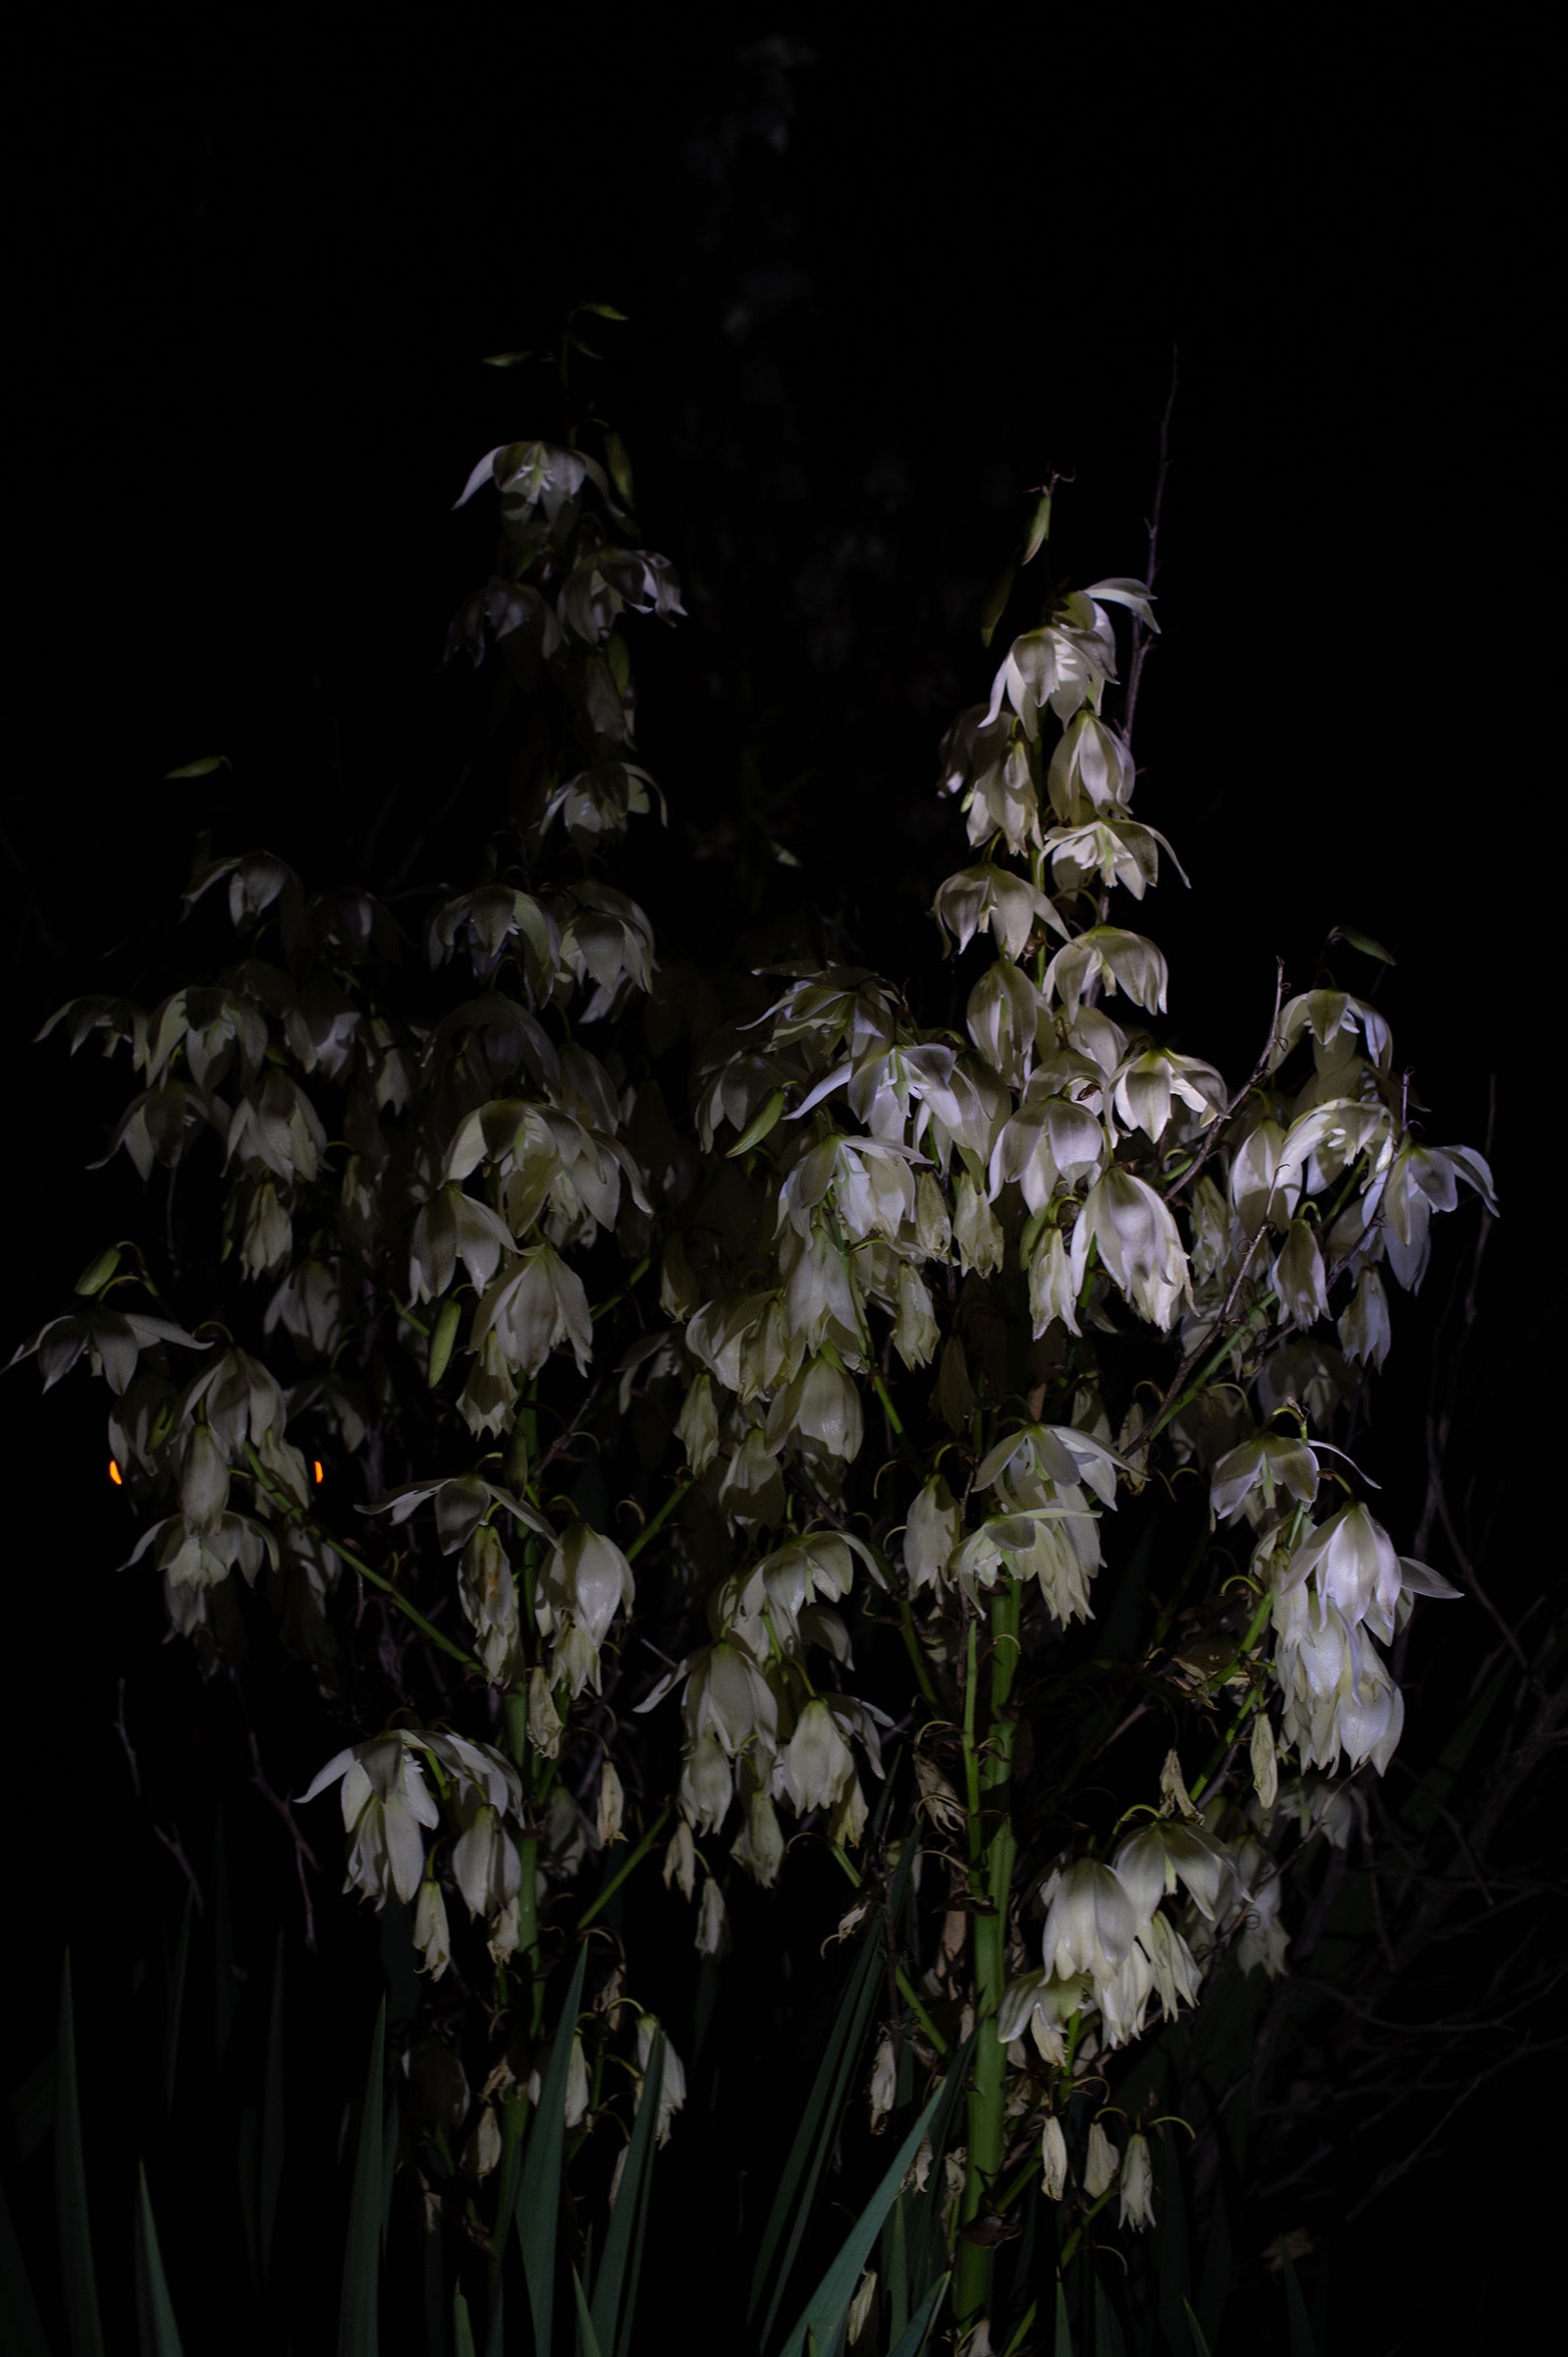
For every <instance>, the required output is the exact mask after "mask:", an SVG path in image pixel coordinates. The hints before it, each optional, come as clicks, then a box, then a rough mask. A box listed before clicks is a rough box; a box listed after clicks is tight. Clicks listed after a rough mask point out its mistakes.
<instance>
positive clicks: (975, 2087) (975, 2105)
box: [953, 1579, 1019, 2325]
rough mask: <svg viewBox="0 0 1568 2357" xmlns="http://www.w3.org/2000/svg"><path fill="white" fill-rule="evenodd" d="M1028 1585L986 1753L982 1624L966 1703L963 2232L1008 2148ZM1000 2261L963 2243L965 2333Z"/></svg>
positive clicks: (992, 1704)
mask: <svg viewBox="0 0 1568 2357" xmlns="http://www.w3.org/2000/svg"><path fill="white" fill-rule="evenodd" d="M1018 1614H1019V1593H1018V1583H1017V1581H1016V1580H1013V1579H1004V1580H1002V1581H1001V1583H1000V1585H999V1586H998V1588H997V1589H996V1591H995V1593H994V1594H993V1596H992V1599H991V1691H990V1695H989V1698H988V1701H989V1708H988V1712H987V1727H986V1735H985V1742H984V1745H983V1746H982V1747H980V1748H978V1749H977V1747H976V1743H975V1738H974V1719H975V1708H974V1704H975V1682H976V1680H975V1648H974V1625H973V1623H971V1625H970V1639H969V1657H968V1659H969V1678H968V1681H967V1690H966V1692H965V1695H964V1766H965V1770H966V1775H967V1783H968V1790H969V1795H970V1826H969V1837H970V1856H971V1857H972V1858H973V1859H975V1861H976V1864H977V1866H978V1868H979V1872H978V1874H977V1876H976V1877H975V1878H974V1879H975V1884H976V1889H975V1898H976V1912H975V1915H974V1917H973V1930H974V1940H973V1949H972V1953H973V1959H974V1976H975V2023H976V2028H977V2032H978V2035H977V2037H976V2041H975V2061H974V2078H973V2081H972V2084H971V2086H970V2090H969V2142H968V2150H967V2156H966V2165H965V2171H964V2189H963V2200H962V2203H961V2205H960V2209H959V2219H960V2221H961V2224H963V2225H968V2224H969V2223H970V2222H971V2220H974V2219H976V2218H978V2217H979V2215H980V2213H981V2211H982V2210H983V2209H985V2208H987V2207H988V2206H989V2204H990V2203H991V2201H992V2199H993V2196H994V2194H995V2191H996V2186H997V2180H998V2177H999V2176H1000V2171H1001V2165H1002V2161H1003V2158H1004V2155H1005V2149H1006V2119H1005V2111H1004V2107H1005V2102H1006V2092H1007V2086H1006V2077H1007V2054H1006V2049H1005V2048H1004V2047H1003V2045H1002V2043H1001V2041H1000V2038H999V2037H998V2036H997V2033H996V2027H995V2024H996V2018H997V2013H998V2010H999V2008H1000V2004H1001V1998H1002V1991H1003V1989H1004V1988H1005V1986H1006V1979H1007V1916H1008V1903H1009V1900H1010V1898H1011V1895H1012V1870H1013V1863H1014V1860H1015V1858H1016V1856H1017V1841H1016V1837H1015V1836H1014V1834H1013V1828H1012V1814H1011V1803H1012V1747H1013V1732H1014V1720H1013V1718H1012V1716H1011V1713H1010V1710H1009V1703H1010V1699H1011V1694H1012V1686H1013V1680H1014V1677H1015V1676H1016V1673H1017V1668H1018ZM992 2266H993V2260H992V2253H991V2252H990V2251H989V2250H988V2249H985V2248H984V2247H982V2246H981V2245H980V2244H979V2243H975V2242H970V2241H967V2240H964V2239H962V2238H960V2241H959V2245H958V2252H957V2258H956V2264H955V2267H954V2271H953V2303H954V2309H955V2313H956V2315H957V2318H958V2321H959V2323H960V2324H961V2325H969V2324H973V2323H975V2322H976V2321H977V2320H978V2319H979V2318H980V2317H982V2316H983V2315H984V2314H985V2312H986V2306H987V2302H988V2300H989V2298H990V2293H991V2276H992Z"/></svg>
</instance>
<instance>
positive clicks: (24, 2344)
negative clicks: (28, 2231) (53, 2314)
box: [0, 2188, 49, 2357]
mask: <svg viewBox="0 0 1568 2357" xmlns="http://www.w3.org/2000/svg"><path fill="white" fill-rule="evenodd" d="M0 2315H3V2316H4V2318H5V2320H6V2333H7V2339H6V2347H7V2349H8V2350H10V2352H11V2357H49V2344H48V2342H47V2341H46V2340H45V2339H44V2337H43V2322H42V2319H41V2318H40V2317H39V2314H38V2309H37V2303H36V2302H35V2301H34V2299H33V2296H32V2285H31V2284H30V2283H29V2282H28V2281H27V2265H26V2262H25V2261H24V2259H23V2256H22V2245H21V2243H20V2242H19V2241H18V2240H17V2229H16V2226H15V2224H14V2222H13V2220H12V2217H11V2209H10V2205H9V2203H8V2202H7V2200H6V2197H5V2192H4V2189H3V2188H0Z"/></svg>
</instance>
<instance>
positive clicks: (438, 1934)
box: [413, 1877, 452, 1981]
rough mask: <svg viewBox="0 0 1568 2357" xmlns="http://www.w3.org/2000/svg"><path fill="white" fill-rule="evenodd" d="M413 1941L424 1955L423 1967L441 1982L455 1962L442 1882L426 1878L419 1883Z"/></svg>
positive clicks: (422, 1968)
mask: <svg viewBox="0 0 1568 2357" xmlns="http://www.w3.org/2000/svg"><path fill="white" fill-rule="evenodd" d="M413 1944H414V1946H415V1947H416V1948H418V1950H419V1952H420V1954H421V1955H422V1956H423V1958H424V1962H423V1964H422V1965H421V1966H420V1970H421V1971H423V1972H428V1973H429V1975H430V1978H431V1979H432V1980H433V1981H439V1980H440V1978H441V1976H442V1974H443V1973H444V1972H445V1971H446V1969H447V1966H448V1965H449V1964H450V1963H451V1961H452V1944H451V1940H450V1937H449V1934H448V1930H447V1902H446V1900H445V1898H444V1897H443V1896H442V1894H441V1885H440V1884H439V1883H438V1882H435V1881H433V1880H431V1879H430V1878H428V1877H427V1878H426V1880H425V1881H424V1882H422V1883H421V1884H420V1886H419V1896H418V1898H417V1899H416V1900H415V1901H414V1910H413Z"/></svg>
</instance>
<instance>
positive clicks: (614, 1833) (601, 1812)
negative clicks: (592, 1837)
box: [597, 1760, 625, 1848]
mask: <svg viewBox="0 0 1568 2357" xmlns="http://www.w3.org/2000/svg"><path fill="white" fill-rule="evenodd" d="M624 1801H625V1795H624V1793H623V1792H622V1788H621V1779H620V1777H619V1776H618V1775H617V1774H616V1771H615V1769H614V1768H613V1767H612V1765H611V1763H610V1762H609V1761H608V1760H606V1762H605V1764H604V1769H603V1771H602V1773H601V1775H600V1778H599V1807H598V1816H597V1827H598V1834H599V1839H600V1843H601V1845H603V1846H604V1847H606V1848H608V1846H609V1845H610V1843H611V1842H612V1841H620V1840H622V1839H623V1838H624V1836H623V1835H622V1831H621V1812H622V1807H623V1806H624Z"/></svg>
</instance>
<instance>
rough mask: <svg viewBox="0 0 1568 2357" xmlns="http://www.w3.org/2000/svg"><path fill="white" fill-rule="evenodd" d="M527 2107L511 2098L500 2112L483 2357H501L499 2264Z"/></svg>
mask: <svg viewBox="0 0 1568 2357" xmlns="http://www.w3.org/2000/svg"><path fill="white" fill-rule="evenodd" d="M527 2118H528V2106H527V2103H526V2101H525V2100H524V2099H521V2098H519V2097H517V2096H511V2097H509V2098H508V2100H507V2101H506V2102H505V2103H504V2104H503V2105H502V2108H501V2167H500V2169H499V2171H498V2172H497V2178H498V2189H497V2193H496V2230H495V2233H494V2235H493V2236H492V2237H491V2248H492V2249H493V2250H494V2252H495V2254H496V2256H495V2258H494V2260H493V2261H492V2262H491V2265H490V2267H489V2270H488V2271H487V2272H488V2282H487V2290H488V2295H489V2303H490V2322H489V2327H488V2329H487V2331H486V2335H485V2357H502V2340H503V2331H504V2325H503V2315H504V2308H505V2298H504V2291H505V2287H504V2285H503V2282H502V2264H503V2262H504V2260H505V2258H506V2255H507V2244H508V2241H509V2240H510V2239H511V2235H512V2214H513V2212H514V2209H515V2208H516V2206H517V2180H518V2177H519V2175H520V2173H521V2172H520V2164H521V2160H522V2135H523V2129H524V2127H525V2126H526V2124H527Z"/></svg>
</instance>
